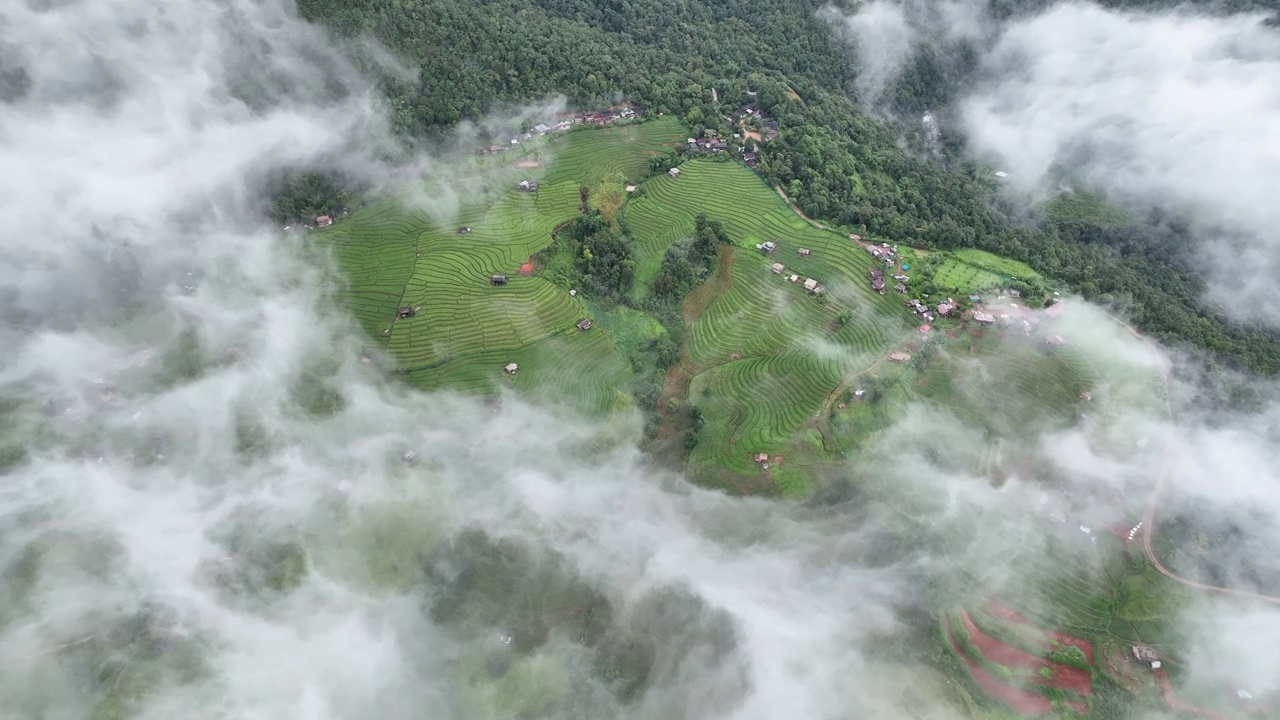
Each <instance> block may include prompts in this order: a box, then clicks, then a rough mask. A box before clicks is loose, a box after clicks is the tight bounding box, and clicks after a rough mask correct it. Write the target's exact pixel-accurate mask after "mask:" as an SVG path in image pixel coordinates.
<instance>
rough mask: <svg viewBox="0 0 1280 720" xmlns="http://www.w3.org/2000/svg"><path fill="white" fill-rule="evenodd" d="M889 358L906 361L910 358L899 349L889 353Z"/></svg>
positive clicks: (895, 360)
mask: <svg viewBox="0 0 1280 720" xmlns="http://www.w3.org/2000/svg"><path fill="white" fill-rule="evenodd" d="M889 359H890V360H892V361H894V362H906V361H908V360H910V359H911V356H910V355H908V354H907V353H904V352H902V351H900V350H899V351H898V352H891V353H889Z"/></svg>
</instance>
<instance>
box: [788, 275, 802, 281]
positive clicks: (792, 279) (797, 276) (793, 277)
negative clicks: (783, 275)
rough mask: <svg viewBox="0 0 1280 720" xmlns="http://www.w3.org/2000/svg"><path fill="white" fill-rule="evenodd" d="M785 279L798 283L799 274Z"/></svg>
mask: <svg viewBox="0 0 1280 720" xmlns="http://www.w3.org/2000/svg"><path fill="white" fill-rule="evenodd" d="M787 280H788V281H789V282H793V283H798V282H800V276H799V275H792V276H791V277H789V278H787Z"/></svg>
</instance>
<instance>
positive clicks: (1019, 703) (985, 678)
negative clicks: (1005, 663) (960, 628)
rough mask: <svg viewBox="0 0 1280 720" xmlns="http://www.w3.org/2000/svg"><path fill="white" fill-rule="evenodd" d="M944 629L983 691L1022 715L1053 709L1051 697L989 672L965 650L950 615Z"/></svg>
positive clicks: (952, 647)
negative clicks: (1029, 690)
mask: <svg viewBox="0 0 1280 720" xmlns="http://www.w3.org/2000/svg"><path fill="white" fill-rule="evenodd" d="M942 629H943V633H944V636H945V637H946V641H947V644H948V645H949V646H950V647H951V650H952V652H954V653H955V654H956V656H957V657H959V658H960V660H961V661H962V662H964V665H965V667H966V668H968V670H969V674H970V676H972V677H973V680H974V682H975V683H977V684H978V687H980V688H981V689H982V690H983V692H985V693H987V694H988V695H990V696H991V697H993V698H996V699H997V700H1000V701H1002V702H1004V704H1005V705H1007V706H1009V708H1010V709H1011V710H1013V711H1014V712H1017V713H1019V714H1021V715H1027V716H1031V717H1034V716H1037V715H1044V714H1046V713H1049V712H1052V711H1053V704H1052V703H1050V702H1049V698H1047V697H1045V696H1043V695H1038V694H1036V693H1033V692H1028V691H1026V690H1022V689H1019V688H1016V687H1013V686H1011V685H1007V684H1005V683H1003V682H1001V681H999V680H997V679H996V678H995V677H993V676H992V675H991V673H989V672H987V670H986V669H985V668H983V667H982V666H981V665H979V664H978V662H977V661H975V660H974V659H973V657H971V656H970V655H969V653H967V652H965V651H964V649H963V648H962V647H961V643H960V641H959V640H958V639H957V635H958V633H957V632H956V631H955V628H954V627H953V624H952V620H951V617H950V616H943V618H942Z"/></svg>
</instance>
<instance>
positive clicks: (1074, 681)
mask: <svg viewBox="0 0 1280 720" xmlns="http://www.w3.org/2000/svg"><path fill="white" fill-rule="evenodd" d="M960 620H961V622H963V623H964V629H965V631H966V632H968V633H969V640H970V641H971V642H972V643H973V644H974V645H975V646H976V647H977V648H978V652H980V653H982V657H983V658H986V659H987V660H988V661H989V662H993V663H995V664H997V665H1003V666H1005V667H1007V668H1011V669H1022V670H1029V671H1031V673H1032V676H1031V677H1028V678H1027V679H1028V680H1030V681H1031V682H1033V683H1035V684H1037V685H1047V686H1049V687H1055V688H1058V689H1060V690H1070V691H1071V692H1074V693H1076V694H1079V695H1088V694H1089V693H1091V692H1093V678H1092V677H1091V676H1090V675H1089V673H1088V672H1087V671H1085V670H1080V669H1078V668H1073V667H1067V666H1066V665H1062V664H1059V663H1055V662H1050V661H1048V660H1045V659H1044V658H1042V657H1036V656H1035V655H1032V654H1031V653H1026V652H1023V651H1021V650H1019V649H1017V648H1015V647H1010V646H1008V645H1005V644H1004V643H1002V642H1000V641H999V640H996V639H995V638H993V637H991V636H990V635H987V634H986V633H984V632H982V631H981V630H979V629H978V628H977V626H976V625H974V624H973V620H971V619H969V613H968V612H967V611H964V610H961V611H960ZM1041 668H1049V669H1050V670H1051V671H1052V672H1053V675H1052V676H1051V677H1048V678H1043V677H1040V669H1041Z"/></svg>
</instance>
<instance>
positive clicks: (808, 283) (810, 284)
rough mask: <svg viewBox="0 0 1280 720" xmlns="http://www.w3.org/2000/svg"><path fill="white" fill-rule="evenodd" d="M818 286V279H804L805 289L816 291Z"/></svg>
mask: <svg viewBox="0 0 1280 720" xmlns="http://www.w3.org/2000/svg"><path fill="white" fill-rule="evenodd" d="M817 288H818V281H817V280H814V279H813V278H805V280H804V289H805V290H808V291H809V292H813V291H814V290H816V289H817Z"/></svg>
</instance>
